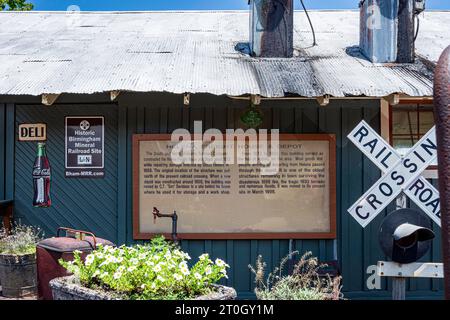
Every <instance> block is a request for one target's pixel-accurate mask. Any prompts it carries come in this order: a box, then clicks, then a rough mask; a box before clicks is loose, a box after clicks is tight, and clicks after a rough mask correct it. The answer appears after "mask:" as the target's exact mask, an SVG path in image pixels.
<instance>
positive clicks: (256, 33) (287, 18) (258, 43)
mask: <svg viewBox="0 0 450 320" xmlns="http://www.w3.org/2000/svg"><path fill="white" fill-rule="evenodd" d="M293 37H294V4H293V0H251V1H250V50H251V53H252V55H253V56H255V57H266V58H290V57H292V56H293V53H294V40H293Z"/></svg>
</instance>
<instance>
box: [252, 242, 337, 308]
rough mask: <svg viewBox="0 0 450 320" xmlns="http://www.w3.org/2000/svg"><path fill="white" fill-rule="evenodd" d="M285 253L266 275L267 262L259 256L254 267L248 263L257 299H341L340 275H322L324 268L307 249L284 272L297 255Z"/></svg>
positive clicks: (295, 253)
mask: <svg viewBox="0 0 450 320" xmlns="http://www.w3.org/2000/svg"><path fill="white" fill-rule="evenodd" d="M297 254H298V251H294V252H293V253H291V254H290V255H287V256H286V257H285V258H284V259H283V260H282V261H281V263H280V266H279V267H277V268H275V270H274V271H273V272H272V273H270V274H269V275H268V277H267V278H266V277H265V269H266V263H265V262H264V261H263V259H262V257H261V256H258V259H257V261H256V267H255V268H254V267H252V266H249V268H250V270H251V271H252V273H254V274H255V284H256V287H255V294H256V297H257V298H258V299H259V300H339V299H342V298H343V296H342V293H341V277H334V278H331V277H330V276H323V275H322V274H321V273H320V272H319V271H320V269H321V268H324V267H326V265H325V264H319V263H318V261H317V258H315V257H312V254H311V252H306V253H305V254H304V255H303V256H302V257H301V258H300V259H299V261H298V262H297V263H295V264H294V265H293V268H292V272H291V273H287V272H286V271H285V266H286V264H287V262H288V261H289V260H290V259H292V258H293V256H295V255H297Z"/></svg>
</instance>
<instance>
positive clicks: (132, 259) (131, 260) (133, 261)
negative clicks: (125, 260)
mask: <svg viewBox="0 0 450 320" xmlns="http://www.w3.org/2000/svg"><path fill="white" fill-rule="evenodd" d="M130 263H131V264H138V263H139V260H138V259H136V258H131V259H130Z"/></svg>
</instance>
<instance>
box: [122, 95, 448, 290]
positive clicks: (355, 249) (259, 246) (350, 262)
mask: <svg viewBox="0 0 450 320" xmlns="http://www.w3.org/2000/svg"><path fill="white" fill-rule="evenodd" d="M122 103H123V105H124V106H125V105H126V107H127V110H128V111H127V119H126V127H127V132H128V134H127V139H126V140H127V143H128V145H127V150H128V151H127V160H126V161H127V163H131V146H130V144H129V142H130V141H131V136H132V134H134V133H171V132H172V131H173V130H174V129H177V128H186V129H189V130H193V124H194V121H195V120H201V121H202V122H203V129H204V130H206V129H208V128H211V127H213V128H218V129H221V130H225V129H226V128H238V127H242V124H241V123H240V120H239V117H240V115H241V113H242V111H243V110H244V109H245V107H246V106H247V102H245V101H236V100H231V99H228V98H225V97H212V96H200V97H199V96H193V97H191V104H190V106H188V107H186V106H183V105H182V99H180V98H179V97H174V96H165V95H155V96H153V97H152V99H148V100H147V102H141V103H135V102H132V101H128V102H126V101H123V102H122ZM261 109H262V110H263V111H264V124H263V127H264V128H279V129H280V132H281V133H334V134H335V135H336V138H337V150H336V152H337V215H338V226H337V227H338V230H337V231H338V239H337V240H336V241H333V240H295V241H293V249H294V250H298V251H300V252H301V253H304V252H306V251H311V252H312V253H313V255H315V256H317V257H318V258H319V259H320V260H322V261H327V260H332V259H334V258H335V257H336V258H337V259H338V260H339V262H340V264H341V267H342V274H343V279H344V291H345V292H346V293H347V295H348V296H349V297H354V298H358V297H359V298H360V297H384V298H386V297H389V291H388V290H389V289H390V283H388V281H387V280H382V288H381V290H375V291H374V290H368V289H367V286H366V280H367V278H368V276H369V275H368V274H366V270H367V267H368V266H370V265H374V264H376V262H377V261H378V260H381V259H385V257H384V256H383V254H382V253H381V251H380V249H379V247H378V228H379V225H380V223H381V220H382V219H383V216H384V215H386V214H387V213H388V212H390V211H392V210H393V206H392V205H390V206H389V208H388V209H387V210H385V213H384V214H382V215H380V217H378V218H377V219H376V220H374V221H373V222H372V223H371V224H370V226H368V227H367V228H366V229H365V230H363V229H362V228H361V227H360V226H359V225H358V224H357V223H356V221H354V219H353V218H352V217H351V216H350V215H349V214H348V213H347V208H348V207H349V206H350V205H351V204H352V203H353V202H354V201H356V200H357V199H358V197H359V196H360V195H361V194H363V193H364V191H365V190H367V189H368V188H369V187H370V186H371V185H372V184H373V183H374V182H375V181H376V180H377V179H378V178H379V176H380V172H379V170H378V169H377V168H376V167H375V166H374V165H373V164H372V163H371V162H370V161H369V160H368V159H367V158H366V157H365V156H363V155H362V153H361V152H360V151H359V150H358V149H357V148H356V147H355V146H353V145H352V144H351V143H350V142H349V141H348V139H347V138H346V136H347V134H348V133H349V132H350V131H351V130H352V129H353V128H354V126H355V125H356V124H357V123H358V122H359V121H361V119H364V120H365V121H366V122H368V123H369V124H370V125H371V126H372V127H373V128H374V129H375V130H378V131H379V129H380V113H379V112H380V111H379V101H378V100H372V101H369V100H361V101H351V100H347V101H332V102H331V103H330V105H328V106H327V107H325V108H321V107H319V106H318V105H317V103H316V102H315V101H308V100H301V101H289V102H287V101H264V102H263V103H262V105H261ZM126 175H127V177H128V178H127V179H128V180H127V186H128V187H127V204H126V207H127V214H126V216H124V218H123V219H124V221H125V220H126V222H127V227H126V232H127V235H126V239H127V242H128V243H133V242H134V241H133V239H132V224H131V222H132V221H131V214H130V213H131V209H132V208H131V196H132V189H131V185H132V183H131V167H130V166H129V165H128V166H127V174H126ZM180 215H182V212H180ZM435 227H436V226H435ZM435 243H436V245H434V246H433V250H432V251H431V253H430V255H429V256H428V257H426V258H424V259H428V261H439V255H438V253H439V250H440V249H439V244H438V242H435ZM182 247H183V248H184V249H185V250H187V251H188V252H189V253H190V254H191V255H192V256H193V257H196V256H198V255H200V254H201V253H203V252H208V253H210V254H211V255H212V256H213V257H220V258H223V259H225V260H226V261H227V262H228V263H229V264H230V265H231V270H230V274H229V279H228V281H226V283H227V284H229V285H232V286H234V287H235V288H236V289H237V291H238V292H239V293H240V296H241V297H243V298H245V297H251V296H252V291H253V288H254V287H253V279H254V278H253V276H252V275H251V274H250V271H249V269H248V265H249V264H254V263H255V260H256V258H257V256H258V255H259V254H261V255H262V256H263V258H264V260H265V261H266V262H267V269H268V270H271V269H272V268H273V267H274V266H275V265H277V264H278V263H279V261H280V259H281V258H282V257H284V256H285V255H286V254H288V252H289V241H288V240H277V239H274V240H220V241H216V240H214V241H212V240H205V241H199V240H196V241H183V242H182ZM430 259H432V260H430ZM441 286H442V285H441V282H440V281H439V280H432V281H431V280H420V281H411V282H410V284H409V285H408V289H409V290H410V292H409V293H408V294H409V295H411V296H429V293H430V291H429V290H439V289H442V287H441ZM437 294H438V295H439V294H441V292H438V293H437Z"/></svg>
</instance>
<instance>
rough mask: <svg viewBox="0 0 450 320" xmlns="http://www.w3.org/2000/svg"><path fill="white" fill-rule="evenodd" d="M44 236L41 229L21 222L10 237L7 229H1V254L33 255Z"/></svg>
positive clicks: (14, 227) (13, 229) (15, 226)
mask: <svg viewBox="0 0 450 320" xmlns="http://www.w3.org/2000/svg"><path fill="white" fill-rule="evenodd" d="M42 236H43V234H42V231H41V229H39V228H36V227H33V226H26V225H22V224H20V222H19V223H17V224H15V225H14V226H13V228H12V230H11V234H9V235H8V234H7V233H6V230H5V229H0V254H11V255H25V254H33V253H35V252H36V244H37V243H38V242H39V241H40V240H42Z"/></svg>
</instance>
